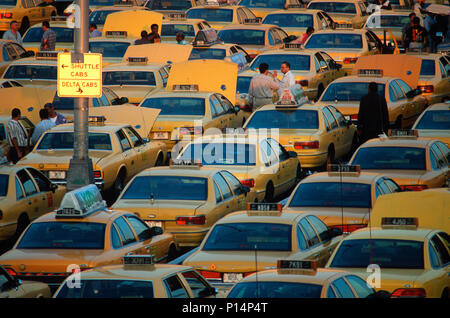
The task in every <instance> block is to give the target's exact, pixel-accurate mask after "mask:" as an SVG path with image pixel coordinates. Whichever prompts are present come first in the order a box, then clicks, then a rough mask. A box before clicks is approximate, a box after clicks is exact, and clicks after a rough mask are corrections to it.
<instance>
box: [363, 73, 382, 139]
mask: <svg viewBox="0 0 450 318" xmlns="http://www.w3.org/2000/svg"><path fill="white" fill-rule="evenodd" d="M357 127H358V135H359V140H360V143H361V144H363V143H364V142H366V141H367V140H369V139H372V138H377V137H378V135H380V134H383V133H385V134H387V132H388V129H389V113H388V108H387V103H386V98H384V96H380V95H379V94H378V84H377V83H375V82H371V83H369V93H368V94H367V95H365V96H363V97H362V98H361V101H360V104H359V113H358V123H357Z"/></svg>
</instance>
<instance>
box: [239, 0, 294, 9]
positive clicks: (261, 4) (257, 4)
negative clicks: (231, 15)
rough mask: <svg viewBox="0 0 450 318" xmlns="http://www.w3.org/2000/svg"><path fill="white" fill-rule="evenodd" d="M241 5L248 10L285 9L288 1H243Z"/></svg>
mask: <svg viewBox="0 0 450 318" xmlns="http://www.w3.org/2000/svg"><path fill="white" fill-rule="evenodd" d="M239 4H240V5H241V6H244V7H247V8H273V9H284V6H285V4H286V0H264V1H263V0H242V1H241V2H240V3H239Z"/></svg>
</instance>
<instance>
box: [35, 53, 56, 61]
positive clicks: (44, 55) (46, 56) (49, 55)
mask: <svg viewBox="0 0 450 318" xmlns="http://www.w3.org/2000/svg"><path fill="white" fill-rule="evenodd" d="M58 53H60V52H57V51H39V52H37V53H36V59H37V60H56V59H58Z"/></svg>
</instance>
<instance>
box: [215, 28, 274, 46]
mask: <svg viewBox="0 0 450 318" xmlns="http://www.w3.org/2000/svg"><path fill="white" fill-rule="evenodd" d="M218 36H219V39H221V40H222V41H223V42H225V43H234V44H246V45H265V32H264V31H261V30H246V29H236V30H235V29H232V30H222V31H219V34H218Z"/></svg>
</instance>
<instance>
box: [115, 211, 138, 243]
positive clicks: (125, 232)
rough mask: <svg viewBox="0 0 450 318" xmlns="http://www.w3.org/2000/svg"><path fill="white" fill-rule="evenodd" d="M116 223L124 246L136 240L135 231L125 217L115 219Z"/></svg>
mask: <svg viewBox="0 0 450 318" xmlns="http://www.w3.org/2000/svg"><path fill="white" fill-rule="evenodd" d="M114 224H115V225H116V226H117V229H118V231H119V234H120V238H121V240H122V244H123V246H126V245H128V244H131V243H134V242H136V237H135V236H134V233H133V231H132V230H131V228H130V226H129V225H128V223H127V222H126V221H125V220H124V218H123V217H120V218H118V219H117V220H116V221H114Z"/></svg>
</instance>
